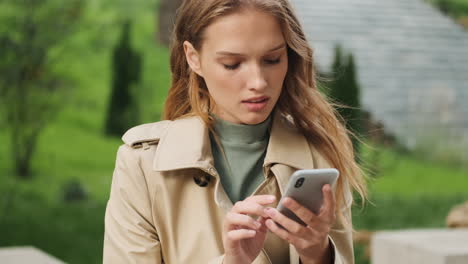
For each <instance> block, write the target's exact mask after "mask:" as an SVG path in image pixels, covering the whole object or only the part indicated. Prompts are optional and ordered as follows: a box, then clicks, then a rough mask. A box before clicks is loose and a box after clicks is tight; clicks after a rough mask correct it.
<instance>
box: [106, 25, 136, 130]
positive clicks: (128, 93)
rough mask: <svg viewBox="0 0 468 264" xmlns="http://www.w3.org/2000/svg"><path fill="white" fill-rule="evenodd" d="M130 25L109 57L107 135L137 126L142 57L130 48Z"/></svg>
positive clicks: (123, 30) (124, 26) (124, 29)
mask: <svg viewBox="0 0 468 264" xmlns="http://www.w3.org/2000/svg"><path fill="white" fill-rule="evenodd" d="M130 37H131V24H130V22H125V23H124V24H123V26H122V35H121V38H120V41H119V43H118V45H117V46H116V47H115V50H114V54H113V57H112V62H113V72H112V94H111V100H110V103H109V108H108V113H107V121H106V131H105V132H106V134H108V135H114V136H121V135H122V134H123V133H124V132H125V131H126V130H127V129H129V128H130V127H132V126H134V125H136V124H137V123H138V116H139V106H138V96H137V92H138V91H136V88H137V85H138V83H139V81H140V75H141V74H140V71H141V55H140V54H139V53H138V52H136V51H135V50H134V49H133V48H132V47H131V42H130Z"/></svg>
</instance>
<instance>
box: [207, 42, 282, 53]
mask: <svg viewBox="0 0 468 264" xmlns="http://www.w3.org/2000/svg"><path fill="white" fill-rule="evenodd" d="M284 47H286V43H282V44H280V45H278V46H276V47H274V48H272V49H271V50H269V51H268V52H272V51H276V50H279V49H282V48H284ZM216 54H218V55H227V56H245V54H242V53H235V52H229V51H218V52H216Z"/></svg>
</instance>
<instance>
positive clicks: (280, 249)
mask: <svg viewBox="0 0 468 264" xmlns="http://www.w3.org/2000/svg"><path fill="white" fill-rule="evenodd" d="M123 141H124V142H125V144H124V145H122V146H121V147H120V148H119V150H118V153H117V161H116V167H115V170H114V174H113V178H112V187H111V193H110V198H109V201H108V203H107V209H106V215H105V235H104V252H103V253H104V260H103V261H104V263H106V264H118V263H138V264H146V263H148V264H149V263H153V264H159V263H170V264H179V263H183V264H185V263H195V264H199V263H200V264H204V263H206V264H208V263H213V264H214V263H222V261H223V251H224V250H223V243H222V227H223V219H224V216H225V214H226V213H227V212H228V211H229V210H230V208H231V207H232V202H231V201H230V199H229V198H228V197H227V195H226V193H225V191H224V189H223V187H222V185H221V183H220V180H219V175H218V174H217V172H216V169H215V167H214V164H213V157H212V154H211V147H210V139H209V130H208V129H207V127H206V126H205V125H204V123H203V122H202V121H201V119H199V118H198V117H190V118H185V119H180V120H176V121H161V122H157V123H152V124H145V125H141V126H137V127H135V128H132V129H130V130H129V131H128V132H127V133H125V135H124V136H123ZM326 167H330V166H329V165H328V164H327V163H326V161H325V160H324V159H323V158H322V157H321V156H320V155H319V154H318V153H317V152H316V151H315V149H314V148H313V146H311V145H310V144H309V143H308V141H307V140H306V139H305V137H304V136H303V135H302V134H300V133H298V132H297V131H296V130H295V129H294V128H293V126H292V125H291V124H290V123H289V122H288V121H287V120H285V119H283V118H281V117H279V115H275V117H274V121H273V124H272V129H271V132H270V141H269V144H268V147H267V153H266V157H265V161H264V176H265V180H264V182H263V183H262V184H261V185H260V186H259V187H258V188H257V189H256V191H255V192H254V194H274V195H276V197H277V201H279V198H280V197H281V194H282V192H283V190H284V188H285V186H286V183H287V182H288V178H289V176H290V175H291V174H292V173H293V172H294V171H295V170H297V169H310V168H326ZM346 188H347V190H348V189H349V187H348V186H347V185H346ZM345 199H346V200H347V202H346V206H344V207H343V208H341V210H344V212H345V215H346V217H348V218H349V217H350V215H351V208H350V207H351V200H352V199H351V194H350V192H347V195H346V197H345ZM275 206H276V205H275ZM329 237H330V241H331V242H332V246H333V248H334V250H333V251H334V256H335V263H343V264H352V263H354V256H353V245H352V234H351V231H349V230H344V229H343V227H342V225H341V224H340V223H339V222H337V223H335V225H334V227H333V228H332V231H331V232H330V235H329ZM288 253H289V254H288ZM282 256H286V257H287V259H284V257H283V258H282ZM276 263H294V264H298V263H299V256H298V254H297V252H296V250H295V249H294V247H293V246H292V245H288V244H287V243H286V242H285V241H283V240H282V239H280V238H279V237H277V236H276V235H274V234H273V233H271V232H268V235H267V240H266V242H265V246H264V248H263V250H262V251H261V253H260V254H259V256H258V257H257V258H256V260H255V261H254V264H276Z"/></svg>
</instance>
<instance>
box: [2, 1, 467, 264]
mask: <svg viewBox="0 0 468 264" xmlns="http://www.w3.org/2000/svg"><path fill="white" fill-rule="evenodd" d="M117 2H118V3H120V8H121V11H120V12H123V11H122V10H125V6H123V7H122V3H124V1H117ZM155 4H156V2H155V1H151V2H145V1H141V0H138V1H136V0H135V2H132V5H131V8H132V9H131V10H132V11H131V12H130V11H129V12H130V13H133V14H134V13H137V14H138V16H133V17H134V18H135V20H134V26H133V27H134V31H133V44H134V47H135V49H137V50H139V51H140V52H141V53H142V56H143V58H144V72H143V81H142V83H141V87H140V89H141V91H142V97H141V101H142V103H143V116H142V122H150V121H157V120H158V118H159V115H160V111H161V108H162V102H163V100H164V97H165V95H166V93H167V88H168V85H169V65H168V60H169V56H168V51H167V49H166V48H163V47H159V46H157V45H155V44H154V41H153V40H154V31H155V30H154V26H155V23H154V21H155V16H154V13H155V10H156V9H155ZM111 6H112V4H111ZM117 6H118V5H117ZM122 8H123V9H122ZM117 13H118V12H117ZM113 15H115V14H110V15H109V17H112V16H113ZM118 33H119V27H118V26H117V25H114V26H111V27H109V32H107V33H105V34H108V35H106V37H107V38H108V39H107V41H104V42H103V43H101V46H99V47H96V46H95V45H94V44H91V43H88V42H86V41H84V40H83V41H82V42H83V43H85V44H86V45H88V46H84V47H82V48H80V50H79V52H77V51H73V52H70V53H69V54H66V56H67V59H68V60H69V63H68V64H69V68H68V70H69V71H71V72H73V75H74V76H75V77H76V80H77V83H78V87H77V89H76V90H75V91H74V92H73V94H71V96H70V98H68V99H67V101H66V102H67V104H66V106H65V107H64V108H63V109H62V110H61V111H60V112H59V113H58V115H57V117H56V118H55V120H54V122H52V123H51V124H50V125H49V126H48V127H47V129H46V130H45V131H44V133H43V134H42V136H41V137H40V141H39V145H38V149H37V152H36V155H35V156H34V160H33V170H34V172H35V176H34V178H32V179H31V180H27V181H21V180H17V179H15V178H14V177H13V176H12V160H11V157H10V154H9V147H10V146H9V138H8V134H7V132H6V131H5V130H0V143H1V144H0V234H1V235H0V247H2V246H14V245H34V246H36V247H38V248H40V249H43V250H44V251H46V252H48V253H50V254H52V255H54V256H56V257H58V258H60V259H62V260H64V261H66V262H69V263H87V264H88V263H102V242H103V232H104V223H103V220H104V210H105V204H106V201H107V198H108V195H109V190H110V182H111V176H112V170H113V167H114V162H115V153H116V150H117V147H118V146H119V145H120V144H121V141H120V139H118V138H108V137H105V136H104V135H103V133H102V131H103V128H102V124H103V121H104V120H105V114H106V109H107V98H108V95H109V92H110V80H111V73H110V63H111V62H110V60H111V52H112V51H111V49H112V47H113V45H114V43H115V41H116V40H117V39H118ZM77 41H78V42H79V41H80V39H78V40H77ZM365 160H366V161H367V162H368V163H369V164H371V167H372V168H373V169H374V171H375V176H374V177H373V178H372V180H371V182H370V185H369V187H370V190H371V197H370V198H371V201H372V203H373V204H368V205H367V206H366V207H365V208H363V209H359V208H355V209H354V211H353V213H354V219H353V221H354V224H355V227H356V229H358V230H359V229H369V230H381V229H400V228H413V227H421V228H422V227H443V226H444V220H445V216H446V215H447V212H448V211H449V209H450V208H451V207H452V206H453V205H455V204H457V203H460V202H462V201H464V200H468V188H467V187H468V173H467V171H466V169H462V168H454V167H451V166H448V165H441V164H437V163H434V162H427V161H424V160H421V159H418V158H417V157H415V156H413V155H410V154H404V153H400V152H397V151H395V150H392V149H388V148H380V147H379V148H377V149H376V150H372V149H367V150H365ZM73 179H76V180H78V181H79V182H80V183H81V184H82V186H83V188H84V189H85V190H86V192H87V193H88V199H87V200H85V201H81V202H76V203H66V202H64V201H63V199H62V197H63V189H64V185H65V184H66V183H68V182H69V181H70V180H73ZM362 250H363V249H362V247H359V246H358V247H357V249H356V251H357V259H358V260H359V261H358V263H366V261H365V260H364V259H363V254H362Z"/></svg>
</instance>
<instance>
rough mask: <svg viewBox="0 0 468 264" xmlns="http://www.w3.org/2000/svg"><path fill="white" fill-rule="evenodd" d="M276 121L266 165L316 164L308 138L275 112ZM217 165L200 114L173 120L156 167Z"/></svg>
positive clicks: (302, 166)
mask: <svg viewBox="0 0 468 264" xmlns="http://www.w3.org/2000/svg"><path fill="white" fill-rule="evenodd" d="M273 114H274V117H273V124H272V128H271V132H270V140H269V143H268V147H267V153H266V156H265V161H264V165H263V166H264V167H270V166H272V165H274V164H278V163H279V164H284V165H287V166H290V167H293V168H296V169H306V168H313V167H314V162H313V157H312V153H311V150H310V148H309V144H308V142H307V139H306V138H305V137H304V136H303V135H302V134H301V133H300V132H299V131H298V130H297V129H296V128H294V126H293V125H292V123H291V122H290V121H288V120H287V119H285V118H283V117H282V116H281V115H280V114H278V113H276V112H275V113H273ZM187 168H200V169H203V170H205V171H210V170H212V168H214V161H213V155H212V152H211V145H210V138H209V129H208V127H207V126H206V125H205V123H204V122H203V120H202V119H201V118H199V117H196V116H193V117H187V118H183V119H178V120H176V121H174V122H171V123H170V124H169V125H168V127H167V129H166V130H165V132H164V133H163V134H162V135H161V137H160V140H159V145H158V148H157V150H156V154H155V158H154V161H153V169H154V170H156V171H170V170H179V169H187Z"/></svg>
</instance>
